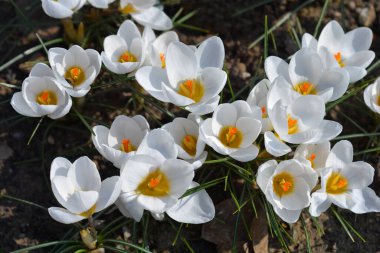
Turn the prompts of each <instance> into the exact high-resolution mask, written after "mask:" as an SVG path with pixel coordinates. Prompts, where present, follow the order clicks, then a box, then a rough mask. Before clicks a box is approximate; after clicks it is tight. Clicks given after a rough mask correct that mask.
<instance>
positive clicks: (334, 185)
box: [326, 172, 348, 194]
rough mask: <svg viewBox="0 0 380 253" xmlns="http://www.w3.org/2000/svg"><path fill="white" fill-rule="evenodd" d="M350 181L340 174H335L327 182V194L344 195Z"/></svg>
mask: <svg viewBox="0 0 380 253" xmlns="http://www.w3.org/2000/svg"><path fill="white" fill-rule="evenodd" d="M347 186H348V180H347V179H346V178H345V177H344V176H343V175H342V174H340V173H339V172H333V173H331V175H330V176H329V178H328V179H327V182H326V192H327V193H330V194H342V193H345V192H346V191H347Z"/></svg>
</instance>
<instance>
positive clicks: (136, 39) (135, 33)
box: [101, 20, 149, 74]
mask: <svg viewBox="0 0 380 253" xmlns="http://www.w3.org/2000/svg"><path fill="white" fill-rule="evenodd" d="M146 29H149V28H146ZM103 45H104V51H103V52H102V53H101V57H102V61H103V63H104V65H105V66H106V67H107V68H108V69H109V70H110V71H112V72H114V73H116V74H127V73H131V72H133V71H136V70H137V69H138V68H139V67H141V66H142V65H143V63H144V61H145V57H146V51H147V49H146V46H147V43H145V42H144V38H143V37H142V36H141V33H140V31H139V29H138V28H137V26H136V25H135V23H133V22H132V21H130V20H125V21H124V22H123V23H122V24H121V26H120V27H119V30H118V31H117V35H110V36H107V37H106V38H105V39H104V43H103Z"/></svg>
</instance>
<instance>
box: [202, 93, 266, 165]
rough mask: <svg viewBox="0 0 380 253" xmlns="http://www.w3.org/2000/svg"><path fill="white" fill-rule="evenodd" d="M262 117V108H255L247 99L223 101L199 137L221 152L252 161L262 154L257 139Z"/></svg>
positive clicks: (206, 121)
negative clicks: (231, 101) (228, 102)
mask: <svg viewBox="0 0 380 253" xmlns="http://www.w3.org/2000/svg"><path fill="white" fill-rule="evenodd" d="M260 118H261V110H260V108H259V107H256V108H254V109H252V108H251V107H250V106H249V105H248V103H247V102H245V101H242V100H238V101H235V102H233V103H231V104H220V105H219V106H218V107H217V108H216V109H215V112H214V114H213V115H212V118H209V119H206V120H205V121H204V122H203V123H201V125H200V136H201V138H202V139H203V140H204V141H205V142H206V144H207V145H209V146H210V147H212V148H213V149H214V150H215V151H216V152H218V153H220V154H222V155H229V156H231V157H232V158H234V159H236V160H238V161H241V162H247V161H251V160H253V159H255V158H256V157H257V155H258V153H259V149H258V147H257V146H256V145H255V144H254V141H255V140H256V138H257V137H258V136H259V134H260V130H261V122H260Z"/></svg>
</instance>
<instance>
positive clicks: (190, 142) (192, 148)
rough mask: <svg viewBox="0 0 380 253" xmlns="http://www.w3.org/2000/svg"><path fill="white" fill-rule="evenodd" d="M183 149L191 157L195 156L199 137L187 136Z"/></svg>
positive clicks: (183, 141)
mask: <svg viewBox="0 0 380 253" xmlns="http://www.w3.org/2000/svg"><path fill="white" fill-rule="evenodd" d="M182 148H183V149H184V150H185V151H186V152H187V153H188V154H189V155H191V156H195V153H196V151H197V137H195V136H192V135H186V136H185V137H184V138H183V140H182Z"/></svg>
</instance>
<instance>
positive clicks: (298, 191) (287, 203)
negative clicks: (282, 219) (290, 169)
mask: <svg viewBox="0 0 380 253" xmlns="http://www.w3.org/2000/svg"><path fill="white" fill-rule="evenodd" d="M274 200H277V201H279V202H280V203H281V205H282V206H283V207H285V208H286V209H289V210H300V209H303V208H305V207H307V206H309V204H310V188H309V185H308V184H307V183H306V181H305V180H304V179H303V178H301V177H296V178H294V190H293V192H291V193H290V194H287V195H283V196H282V197H281V198H278V199H277V196H276V195H274Z"/></svg>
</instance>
